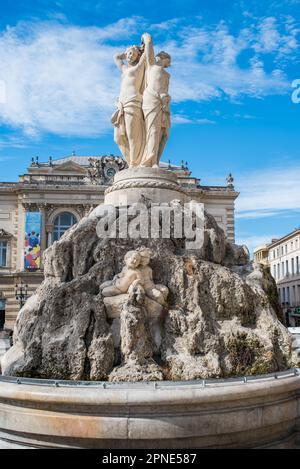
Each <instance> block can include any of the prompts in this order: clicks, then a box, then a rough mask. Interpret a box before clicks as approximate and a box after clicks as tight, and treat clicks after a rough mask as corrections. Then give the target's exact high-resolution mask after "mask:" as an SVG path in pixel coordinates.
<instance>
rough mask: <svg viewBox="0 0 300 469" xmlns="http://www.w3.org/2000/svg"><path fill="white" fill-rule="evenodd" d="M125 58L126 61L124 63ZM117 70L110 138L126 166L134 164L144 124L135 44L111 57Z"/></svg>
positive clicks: (141, 65) (141, 60)
mask: <svg viewBox="0 0 300 469" xmlns="http://www.w3.org/2000/svg"><path fill="white" fill-rule="evenodd" d="M125 59H126V60H127V62H128V65H126V64H125V63H124V60H125ZM114 60H115V63H116V65H117V67H118V68H119V70H120V71H121V74H122V75H121V89H120V96H119V100H118V109H117V111H116V112H115V113H114V114H113V116H112V124H113V126H114V128H115V130H114V139H115V142H116V144H117V145H118V146H119V148H120V150H121V153H122V155H123V156H124V158H125V159H126V161H127V163H128V165H129V166H138V165H139V164H140V162H141V159H142V156H143V151H144V145H145V126H144V118H143V112H142V99H143V97H142V93H143V87H144V74H145V57H144V54H142V52H141V49H140V48H139V47H137V46H131V47H129V48H128V49H127V50H126V52H125V53H122V54H118V55H116V56H115V58H114Z"/></svg>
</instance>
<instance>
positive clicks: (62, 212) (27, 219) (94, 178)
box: [0, 154, 238, 327]
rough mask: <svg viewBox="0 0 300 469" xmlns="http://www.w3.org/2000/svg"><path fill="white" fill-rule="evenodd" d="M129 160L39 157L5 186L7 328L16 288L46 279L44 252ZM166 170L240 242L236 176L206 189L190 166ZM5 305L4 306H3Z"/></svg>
mask: <svg viewBox="0 0 300 469" xmlns="http://www.w3.org/2000/svg"><path fill="white" fill-rule="evenodd" d="M124 166H125V163H124V161H123V160H122V159H121V158H119V157H114V156H113V155H109V156H96V157H88V156H76V155H75V154H73V155H72V156H68V157H66V158H62V159H59V160H52V158H50V159H49V161H48V162H46V163H41V162H39V160H38V158H36V159H33V160H32V163H31V165H30V166H29V168H28V171H27V173H26V174H24V175H22V176H20V177H19V181H18V182H11V183H9V182H2V183H1V182H0V292H1V294H2V297H3V299H5V305H6V311H5V314H6V326H7V327H12V326H13V324H14V321H15V319H16V315H17V313H18V309H19V305H18V302H17V300H16V298H15V285H16V284H20V283H21V282H23V284H26V285H28V292H29V294H32V293H33V292H34V290H35V289H36V288H37V286H38V285H39V284H40V283H41V282H42V280H43V264H42V258H43V256H42V254H43V251H44V250H45V249H46V248H47V247H48V246H50V245H51V244H52V243H53V242H54V241H57V240H59V239H60V237H61V236H62V235H63V233H64V232H65V231H66V230H67V229H68V228H70V227H71V226H72V225H74V224H75V223H77V222H78V221H79V220H81V219H82V218H83V217H85V216H86V215H88V213H89V212H90V211H91V209H93V208H94V207H96V206H97V205H99V204H100V203H102V202H103V200H104V192H105V190H106V189H107V187H108V186H109V185H110V184H111V183H112V179H113V176H114V174H115V173H116V172H117V171H119V170H121V169H123V168H124ZM161 167H163V168H165V169H167V170H169V171H173V172H175V174H176V175H177V177H178V182H179V183H180V184H181V185H182V187H183V188H184V189H185V190H186V191H187V192H188V193H189V195H190V196H191V198H192V199H194V200H196V201H199V202H203V203H204V205H205V209H206V210H207V211H208V212H209V213H211V214H212V215H213V216H214V217H215V219H216V221H217V222H218V223H219V225H220V226H221V227H222V228H223V229H224V231H225V233H226V235H227V238H228V239H229V240H230V241H232V242H234V239H235V228H234V202H235V199H236V198H237V196H238V193H237V192H236V191H235V190H234V186H233V178H232V176H231V175H229V176H228V178H227V184H226V185H225V186H222V187H220V186H202V185H201V184H200V181H199V179H196V178H194V177H193V176H192V175H191V172H190V171H189V169H188V167H187V164H183V163H181V165H180V166H174V165H171V164H170V163H169V164H167V163H161ZM3 303H4V302H3Z"/></svg>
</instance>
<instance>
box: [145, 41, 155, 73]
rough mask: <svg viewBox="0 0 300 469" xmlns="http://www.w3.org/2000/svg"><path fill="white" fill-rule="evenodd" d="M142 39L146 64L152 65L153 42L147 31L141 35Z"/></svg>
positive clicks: (153, 58)
mask: <svg viewBox="0 0 300 469" xmlns="http://www.w3.org/2000/svg"><path fill="white" fill-rule="evenodd" d="M142 41H143V43H144V44H145V52H144V54H145V56H146V61H147V65H148V66H150V65H154V64H155V55H154V49H153V43H152V37H151V35H150V34H148V33H144V34H143V36H142Z"/></svg>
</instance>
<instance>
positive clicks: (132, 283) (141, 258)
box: [100, 247, 169, 306]
mask: <svg viewBox="0 0 300 469" xmlns="http://www.w3.org/2000/svg"><path fill="white" fill-rule="evenodd" d="M151 256H152V252H151V249H149V248H145V247H141V248H139V249H137V250H136V251H128V252H127V254H126V255H125V257H124V264H125V265H124V267H123V269H122V271H121V272H120V273H119V274H118V275H116V276H115V277H114V278H113V279H112V280H109V281H107V282H104V283H102V285H100V290H101V292H102V295H103V296H104V297H111V296H117V295H121V294H124V293H128V292H129V291H130V290H131V289H132V288H134V287H137V286H138V285H139V286H140V287H141V288H142V290H143V291H144V292H145V294H146V296H148V298H150V299H151V300H154V301H156V302H157V303H159V304H160V305H162V306H165V305H166V301H167V297H168V294H169V289H168V287H166V286H164V285H160V284H155V283H154V282H153V273H152V269H151V267H150V266H149V263H150V259H151Z"/></svg>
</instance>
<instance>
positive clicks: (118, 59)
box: [114, 52, 126, 72]
mask: <svg viewBox="0 0 300 469" xmlns="http://www.w3.org/2000/svg"><path fill="white" fill-rule="evenodd" d="M124 59H126V54H125V53H124V52H123V53H122V54H116V55H115V56H114V61H115V64H116V66H117V67H118V69H119V70H120V71H121V72H123V69H124V67H125V68H126V65H125V64H124V62H123V60H124Z"/></svg>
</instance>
